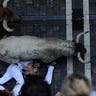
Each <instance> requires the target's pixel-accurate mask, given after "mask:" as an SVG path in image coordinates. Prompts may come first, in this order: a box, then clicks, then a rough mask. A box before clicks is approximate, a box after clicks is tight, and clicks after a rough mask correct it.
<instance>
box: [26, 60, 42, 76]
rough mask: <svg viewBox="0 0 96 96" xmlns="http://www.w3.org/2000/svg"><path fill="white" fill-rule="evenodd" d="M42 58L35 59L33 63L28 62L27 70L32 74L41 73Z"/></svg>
mask: <svg viewBox="0 0 96 96" xmlns="http://www.w3.org/2000/svg"><path fill="white" fill-rule="evenodd" d="M40 64H41V62H40V60H38V59H34V60H33V62H32V63H29V64H28V67H27V71H28V72H29V74H31V75H39V69H40Z"/></svg>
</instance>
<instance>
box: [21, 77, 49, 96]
mask: <svg viewBox="0 0 96 96" xmlns="http://www.w3.org/2000/svg"><path fill="white" fill-rule="evenodd" d="M20 93H21V96H51V89H50V86H49V85H48V83H47V82H45V81H44V80H43V79H42V78H41V77H40V76H39V75H37V76H36V75H28V76H27V77H26V82H25V84H24V85H23V86H22V88H21V92H20Z"/></svg>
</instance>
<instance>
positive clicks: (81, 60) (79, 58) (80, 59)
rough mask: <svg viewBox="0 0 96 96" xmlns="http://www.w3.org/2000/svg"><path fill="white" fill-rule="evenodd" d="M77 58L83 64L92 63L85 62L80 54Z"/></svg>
mask: <svg viewBox="0 0 96 96" xmlns="http://www.w3.org/2000/svg"><path fill="white" fill-rule="evenodd" d="M77 57H78V60H79V61H80V62H82V63H89V62H90V61H87V60H83V59H82V58H81V55H80V52H78V53H77Z"/></svg>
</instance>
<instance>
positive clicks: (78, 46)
mask: <svg viewBox="0 0 96 96" xmlns="http://www.w3.org/2000/svg"><path fill="white" fill-rule="evenodd" d="M86 33H88V31H86V32H82V33H80V34H78V35H77V37H76V41H75V52H76V53H77V57H78V59H79V61H81V62H82V63H88V62H89V61H86V60H83V59H82V58H81V54H85V53H86V48H85V47H84V45H83V44H81V43H80V42H79V40H80V37H81V36H82V35H84V34H86Z"/></svg>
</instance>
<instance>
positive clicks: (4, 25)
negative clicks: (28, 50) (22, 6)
mask: <svg viewBox="0 0 96 96" xmlns="http://www.w3.org/2000/svg"><path fill="white" fill-rule="evenodd" d="M3 27H4V29H5V30H6V31H8V32H12V31H14V29H11V28H9V27H8V26H7V21H6V20H3Z"/></svg>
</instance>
